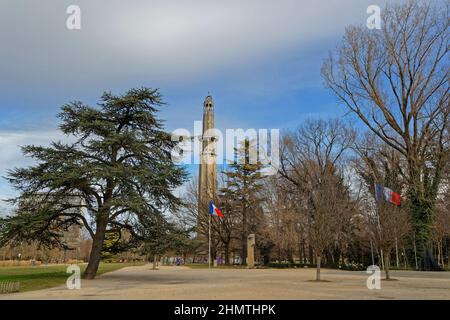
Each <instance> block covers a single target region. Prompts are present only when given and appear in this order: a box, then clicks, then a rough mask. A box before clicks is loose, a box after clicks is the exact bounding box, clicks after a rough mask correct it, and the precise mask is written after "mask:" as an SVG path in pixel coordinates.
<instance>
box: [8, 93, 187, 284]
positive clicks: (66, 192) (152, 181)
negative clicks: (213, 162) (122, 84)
mask: <svg viewBox="0 0 450 320" xmlns="http://www.w3.org/2000/svg"><path fill="white" fill-rule="evenodd" d="M163 104H164V103H163V101H162V98H161V95H160V93H159V92H158V90H157V89H149V88H138V89H131V90H129V91H128V92H127V93H126V94H124V95H121V96H116V95H113V94H111V93H104V94H103V95H102V97H101V101H100V103H99V104H98V107H96V108H94V107H90V106H87V105H85V104H83V103H81V102H78V101H77V102H72V103H69V104H67V105H65V106H63V108H62V112H61V113H60V114H59V118H60V119H61V120H62V124H61V125H60V129H61V131H62V132H63V133H64V134H66V135H70V136H74V137H75V139H76V140H75V142H74V143H72V144H63V143H61V142H52V143H51V145H50V146H49V147H43V146H34V145H30V146H25V147H23V153H24V155H25V156H28V157H31V158H33V159H34V160H35V161H36V164H35V165H33V166H30V167H27V168H15V169H14V170H10V171H9V172H8V176H7V180H8V181H9V182H10V183H11V184H12V186H14V187H15V188H16V189H17V190H18V191H19V192H20V196H19V197H17V198H15V199H11V200H10V201H11V202H12V203H14V204H16V205H17V207H18V208H19V209H18V212H17V214H15V215H13V216H9V217H7V218H4V219H2V220H0V237H1V238H0V240H1V241H0V244H2V243H3V244H4V243H7V242H10V243H11V242H15V241H16V242H17V241H38V242H40V243H41V244H43V245H46V246H58V245H59V246H64V244H63V242H62V241H61V240H62V239H61V238H62V232H61V231H62V230H64V229H65V230H67V228H68V227H70V226H71V225H74V224H77V225H82V226H84V227H85V228H86V229H87V230H88V232H89V234H90V236H91V237H92V240H93V243H92V250H91V255H90V258H89V263H88V266H87V269H86V271H85V274H84V276H85V278H86V279H92V278H94V277H95V275H96V272H97V269H98V266H99V262H100V258H101V253H102V250H104V247H105V246H104V241H105V234H106V233H108V232H110V230H114V231H115V232H119V234H121V233H122V232H123V233H124V234H126V236H124V237H122V236H121V235H119V238H121V239H122V240H126V239H128V242H129V243H139V241H140V240H143V238H144V237H145V232H144V233H143V232H141V230H143V228H142V226H143V225H146V224H148V219H150V218H151V217H152V216H160V215H161V214H162V213H163V212H164V211H165V210H176V208H177V207H178V206H179V205H180V204H181V202H180V200H179V199H178V198H177V197H175V196H174V195H173V193H172V191H173V190H174V189H175V188H176V187H178V186H180V185H181V184H182V183H183V182H184V181H185V180H186V178H187V175H186V172H185V170H184V168H182V167H177V166H176V165H174V164H173V162H172V160H171V150H172V148H173V147H174V144H175V142H172V141H171V136H170V134H169V133H167V132H165V131H164V128H163V124H162V121H161V120H160V119H158V118H157V116H156V114H157V112H158V107H160V106H162V105H163ZM74 198H75V199H78V200H77V201H73V199H74ZM80 209H84V210H85V211H86V212H87V214H80ZM118 243H122V246H123V241H121V242H119V241H118ZM123 248H127V246H123Z"/></svg>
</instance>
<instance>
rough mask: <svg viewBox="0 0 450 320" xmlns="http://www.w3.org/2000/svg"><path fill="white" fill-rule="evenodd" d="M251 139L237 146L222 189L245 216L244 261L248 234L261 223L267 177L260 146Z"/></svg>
mask: <svg viewBox="0 0 450 320" xmlns="http://www.w3.org/2000/svg"><path fill="white" fill-rule="evenodd" d="M254 144H255V143H254V142H253V141H250V140H244V141H243V142H242V145H241V146H240V147H239V148H236V149H235V161H234V162H233V163H231V164H230V170H229V171H226V172H224V174H225V175H226V187H225V188H222V189H221V194H222V196H223V197H224V198H227V199H228V200H230V198H231V199H234V201H233V203H234V204H235V209H236V210H238V211H239V213H240V216H241V219H242V220H241V222H242V225H241V232H240V235H241V244H242V251H241V252H242V255H241V258H242V264H245V263H246V259H247V236H248V235H249V234H250V233H252V232H255V230H253V229H254V228H252V225H257V224H258V221H257V219H258V213H262V212H261V210H259V205H260V202H261V200H262V199H261V197H260V195H259V193H260V191H261V188H262V181H261V179H262V178H263V176H262V174H261V169H262V167H263V166H262V164H261V163H260V162H259V161H257V155H256V146H255V145H254Z"/></svg>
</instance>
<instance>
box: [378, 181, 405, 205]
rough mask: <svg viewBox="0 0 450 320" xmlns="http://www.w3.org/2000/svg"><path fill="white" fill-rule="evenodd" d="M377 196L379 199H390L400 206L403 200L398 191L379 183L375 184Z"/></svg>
mask: <svg viewBox="0 0 450 320" xmlns="http://www.w3.org/2000/svg"><path fill="white" fill-rule="evenodd" d="M375 198H376V200H377V201H388V202H390V203H393V204H395V205H397V206H400V205H401V202H402V200H401V196H400V195H399V194H398V193H396V192H394V191H392V190H391V189H389V188H388V187H385V186H382V185H381V184H378V183H376V184H375Z"/></svg>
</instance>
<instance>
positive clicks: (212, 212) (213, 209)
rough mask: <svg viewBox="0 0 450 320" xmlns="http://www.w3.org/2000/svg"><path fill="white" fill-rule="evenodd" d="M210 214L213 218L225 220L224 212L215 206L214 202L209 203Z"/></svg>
mask: <svg viewBox="0 0 450 320" xmlns="http://www.w3.org/2000/svg"><path fill="white" fill-rule="evenodd" d="M209 214H210V215H212V216H217V217H220V218H223V214H222V212H221V211H220V209H219V208H217V207H216V206H215V205H214V203H213V202H212V201H211V202H210V203H209Z"/></svg>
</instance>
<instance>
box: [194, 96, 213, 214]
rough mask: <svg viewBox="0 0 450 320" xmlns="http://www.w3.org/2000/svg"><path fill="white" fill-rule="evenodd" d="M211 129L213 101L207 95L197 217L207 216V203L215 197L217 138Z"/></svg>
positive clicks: (204, 110)
mask: <svg viewBox="0 0 450 320" xmlns="http://www.w3.org/2000/svg"><path fill="white" fill-rule="evenodd" d="M212 129H214V101H213V99H212V97H211V95H208V96H207V97H206V98H205V101H204V102H203V132H202V137H201V154H200V170H199V179H198V208H199V216H200V215H203V214H208V210H209V202H210V201H211V200H214V199H216V197H217V152H216V141H217V137H216V136H215V135H214V132H213V130H212Z"/></svg>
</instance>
